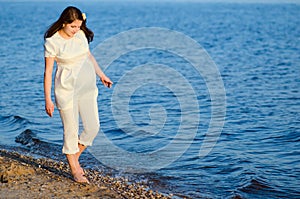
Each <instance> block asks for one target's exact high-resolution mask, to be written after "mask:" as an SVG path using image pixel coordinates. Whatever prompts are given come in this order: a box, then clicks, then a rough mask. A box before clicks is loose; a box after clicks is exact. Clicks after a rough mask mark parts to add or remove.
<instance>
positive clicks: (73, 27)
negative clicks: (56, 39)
mask: <svg viewBox="0 0 300 199" xmlns="http://www.w3.org/2000/svg"><path fill="white" fill-rule="evenodd" d="M81 24H82V21H80V20H78V19H76V20H75V21H73V22H72V23H69V24H64V27H63V28H62V29H63V31H64V32H65V33H66V35H67V36H69V37H73V36H74V34H76V33H77V32H78V31H79V30H80V27H81Z"/></svg>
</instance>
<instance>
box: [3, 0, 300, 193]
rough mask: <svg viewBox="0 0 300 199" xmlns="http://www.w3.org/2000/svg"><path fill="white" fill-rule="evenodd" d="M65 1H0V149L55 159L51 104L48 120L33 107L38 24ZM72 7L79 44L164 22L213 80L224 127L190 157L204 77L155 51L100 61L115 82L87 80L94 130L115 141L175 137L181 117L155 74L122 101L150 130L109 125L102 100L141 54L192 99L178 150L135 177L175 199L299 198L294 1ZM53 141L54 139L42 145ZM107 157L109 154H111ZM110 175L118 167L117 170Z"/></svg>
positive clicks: (299, 53) (204, 95) (40, 63)
mask: <svg viewBox="0 0 300 199" xmlns="http://www.w3.org/2000/svg"><path fill="white" fill-rule="evenodd" d="M67 5H70V4H67V3H63V2H61V3H58V2H56V3H54V2H53V3H39V2H31V3H30V2H28V3H21V2H19V3H18V2H15V3H12V2H10V3H9V2H1V3H0V9H1V12H0V16H1V17H0V24H1V27H2V28H1V29H0V41H1V46H0V58H1V59H0V68H1V69H0V70H1V73H0V81H1V84H0V88H1V94H0V110H1V112H0V127H1V129H0V145H1V146H2V147H4V148H10V149H11V148H15V150H17V149H20V148H27V149H28V148H29V149H31V153H32V154H35V153H36V154H40V155H41V154H42V155H44V156H46V157H51V158H54V159H55V158H57V159H59V158H60V156H59V155H58V154H60V150H61V149H60V147H61V144H62V126H61V121H60V118H59V115H58V113H57V111H56V112H55V114H54V117H53V118H48V117H47V115H46V114H45V112H44V98H43V70H44V60H43V59H44V58H43V34H44V32H45V30H46V29H47V27H48V26H49V25H50V24H51V23H52V22H54V20H56V19H57V17H58V15H59V14H60V12H61V11H62V10H63V9H64V8H65V7H66V6H67ZM72 5H75V6H78V7H79V8H80V9H81V10H82V11H84V12H86V13H87V17H88V26H89V27H90V28H91V29H92V30H93V31H94V33H95V39H94V41H93V42H92V43H91V45H90V46H91V49H96V48H97V46H98V45H99V44H101V43H102V42H103V41H105V40H106V39H108V38H111V37H113V36H115V35H117V34H119V33H121V32H124V31H129V30H132V29H134V28H144V27H159V28H164V29H169V30H173V31H177V32H180V33H182V34H184V35H186V36H188V37H190V38H192V39H193V40H195V41H196V42H198V43H199V44H200V45H201V46H202V47H203V48H204V49H205V50H206V51H207V53H208V54H209V55H210V57H211V59H212V60H213V61H214V63H215V64H216V65H217V67H218V70H219V72H220V75H221V78H222V80H223V83H224V88H225V93H226V117H225V124H224V128H223V129H222V133H221V134H220V137H219V138H218V141H217V143H216V145H215V146H214V148H213V150H212V151H211V152H210V153H209V154H208V155H206V156H205V157H199V150H200V148H201V145H202V142H203V139H204V137H205V133H206V131H207V129H208V128H209V123H210V119H211V117H212V115H211V111H212V107H211V99H210V95H209V92H208V90H207V87H206V84H205V81H204V80H203V78H201V76H200V75H199V74H197V73H196V71H195V69H193V67H191V63H189V62H187V61H186V60H184V59H183V58H182V57H179V56H178V55H176V54H174V53H170V52H165V51H163V50H161V49H142V50H137V51H134V52H128V53H127V54H124V55H122V56H120V57H118V59H117V60H115V61H114V62H113V63H111V65H110V67H109V68H107V69H106V71H105V72H106V73H107V75H108V76H109V77H110V78H111V79H112V80H113V81H114V82H115V86H114V87H113V88H112V89H110V90H109V89H105V88H104V87H103V86H101V83H100V82H98V87H99V91H100V95H99V98H98V102H99V114H100V120H101V129H102V131H103V132H104V134H105V135H106V136H107V138H108V139H110V140H111V141H112V142H113V143H114V144H115V145H116V146H118V147H119V148H122V149H123V150H126V151H130V152H135V153H148V152H153V151H155V150H157V149H159V148H161V147H162V146H164V145H166V144H168V143H169V142H170V141H171V140H172V138H173V137H174V136H176V132H177V130H178V129H179V128H180V124H181V122H182V120H181V108H182V105H181V104H180V101H178V97H177V96H176V93H174V91H172V90H170V88H168V87H164V85H161V84H159V82H158V83H157V84H146V85H141V87H137V89H136V90H135V91H134V93H133V94H132V96H131V98H130V100H129V103H128V106H129V108H128V112H129V113H128V114H129V117H131V118H132V121H133V122H134V123H135V125H136V126H138V127H145V126H146V127H147V126H148V125H149V123H150V122H151V119H152V118H150V116H149V112H151V114H153V115H154V119H155V118H156V119H157V120H163V119H165V123H164V126H163V127H162V130H161V131H160V132H159V133H158V134H155V135H147V133H146V134H145V135H144V137H139V136H136V137H135V134H131V135H128V133H126V132H125V130H124V129H122V128H120V126H118V123H117V121H116V118H115V117H114V116H113V110H111V109H112V105H113V104H112V102H111V98H112V97H113V93H114V91H115V90H116V88H117V86H119V85H122V84H121V83H122V81H121V80H123V79H122V77H124V74H128V72H130V71H131V70H133V69H134V68H135V67H137V66H141V65H143V64H146V63H151V64H152V65H155V66H157V64H163V65H167V66H170V67H172V68H173V69H174V70H176V71H177V72H178V73H180V74H181V75H182V76H183V77H185V79H186V80H187V81H188V82H189V83H190V84H191V85H192V88H193V90H195V92H196V97H197V101H198V103H199V107H197V108H199V110H200V112H199V114H200V122H199V125H198V126H197V128H196V130H197V134H196V136H195V137H194V139H193V140H192V143H191V145H190V146H189V148H188V149H187V150H186V151H185V152H184V154H183V155H182V156H180V157H179V158H178V159H176V160H175V161H174V162H173V163H171V164H170V165H167V166H166V167H164V168H161V169H159V170H156V171H152V172H145V173H139V174H136V178H138V179H144V180H147V181H149V183H152V186H153V187H154V188H155V189H157V190H159V191H162V192H166V193H168V192H171V193H174V194H175V195H177V196H178V197H179V198H180V197H181V196H182V197H183V196H187V197H190V198H239V197H240V198H300V111H299V110H300V93H299V92H300V78H299V77H300V21H299V13H300V5H299V4H239V3H183V2H181V3H180V2H178V3H171V2H168V3H162V2H161V3H159V2H155V3H154V2H151V1H149V2H143V3H133V2H131V3H129V2H117V3H116V2H114V3H109V2H106V3H104V2H101V3H100V2H90V3H79V2H77V3H74V4H72ZM158 37H159V35H158ZM103 53H105V52H103ZM100 62H101V61H100ZM100 64H101V63H100ZM149 74H152V73H151V71H148V73H147V72H145V73H144V74H142V75H140V76H134V77H135V78H134V79H132V82H136V84H137V85H139V83H140V82H143V81H144V80H145V79H147V77H149ZM171 83H173V84H174V82H171ZM175 84H178V85H180V82H179V81H178V82H176V81H175ZM122 88H124V86H123V87H122ZM124 92H126V90H124ZM153 106H154V108H153ZM161 107H164V109H162V108H161ZM190 111H191V112H193V110H190ZM123 119H124V121H125V120H126V121H127V119H128V118H125V117H124V118H123ZM122 125H124V124H122ZM125 125H126V124H125ZM26 129H28V130H27V131H26ZM194 129H195V128H193V129H191V130H194ZM22 132H23V133H22ZM20 134H21V136H20ZM24 135H25V138H26V139H24ZM22 136H23V137H22ZM20 137H21V138H20ZM32 138H34V139H35V142H33V141H32ZM20 140H21V141H20ZM22 140H23V141H22ZM24 140H25V141H24ZM36 140H39V143H40V144H39V145H38V147H36V146H35V145H37V142H36ZM16 141H18V142H16ZM20 142H21V143H20ZM41 143H42V144H41ZM53 146H57V147H54V148H53V151H50V152H51V154H50V155H49V153H50V152H49V147H53ZM55 150H56V151H55ZM99 150H101V149H99ZM114 155H115V156H116V161H118V159H119V158H121V157H117V156H118V154H114ZM86 157H87V156H86ZM160 158H162V159H163V158H164V157H163V156H162V157H160ZM82 161H83V164H84V165H85V166H86V167H90V168H99V169H105V165H102V166H101V167H99V165H98V164H99V163H98V162H97V161H91V159H89V158H83V160H82ZM100 162H101V159H100ZM149 164H150V163H149ZM121 167H122V165H121ZM118 175H127V174H125V172H124V171H120V173H118Z"/></svg>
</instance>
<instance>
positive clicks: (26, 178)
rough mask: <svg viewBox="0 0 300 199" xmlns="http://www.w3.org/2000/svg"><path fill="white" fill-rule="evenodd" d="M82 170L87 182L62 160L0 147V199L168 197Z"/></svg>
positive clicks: (146, 188)
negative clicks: (72, 173) (74, 175)
mask: <svg viewBox="0 0 300 199" xmlns="http://www.w3.org/2000/svg"><path fill="white" fill-rule="evenodd" d="M85 172H86V176H87V177H88V179H89V180H90V184H80V183H76V182H74V181H73V180H72V177H71V176H70V171H69V168H68V165H66V164H65V163H63V162H57V161H53V160H51V159H36V158H32V157H29V156H24V155H21V154H19V153H16V152H11V151H6V150H0V187H1V188H0V198H3V199H4V198H101V199H105V198H172V197H171V195H163V194H160V193H157V192H154V191H152V190H150V189H149V188H148V187H147V186H146V185H143V184H133V183H129V182H128V181H126V179H119V178H118V179H116V178H112V177H110V176H107V175H103V174H101V173H100V172H98V171H95V170H85Z"/></svg>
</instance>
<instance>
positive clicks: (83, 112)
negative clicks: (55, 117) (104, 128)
mask: <svg viewBox="0 0 300 199" xmlns="http://www.w3.org/2000/svg"><path fill="white" fill-rule="evenodd" d="M73 104H74V105H73V107H72V108H69V109H66V110H59V113H60V117H61V120H62V123H63V128H64V145H63V149H62V152H63V153H64V154H75V153H77V152H78V151H79V148H78V144H82V145H84V146H91V145H92V142H93V140H94V139H95V137H96V135H97V134H98V131H99V128H100V123H99V115H98V105H97V99H95V98H90V97H88V98H87V97H86V98H85V97H81V98H77V99H76V98H74V102H73ZM79 116H80V118H81V121H82V125H83V131H82V133H81V134H80V135H78V131H79Z"/></svg>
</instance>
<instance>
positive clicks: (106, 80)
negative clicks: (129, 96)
mask: <svg viewBox="0 0 300 199" xmlns="http://www.w3.org/2000/svg"><path fill="white" fill-rule="evenodd" d="M100 79H101V81H102V84H103V85H104V86H106V87H108V88H110V87H111V86H112V84H113V82H112V81H111V80H110V79H109V78H108V77H107V76H106V75H104V74H103V75H102V76H101V77H100Z"/></svg>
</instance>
